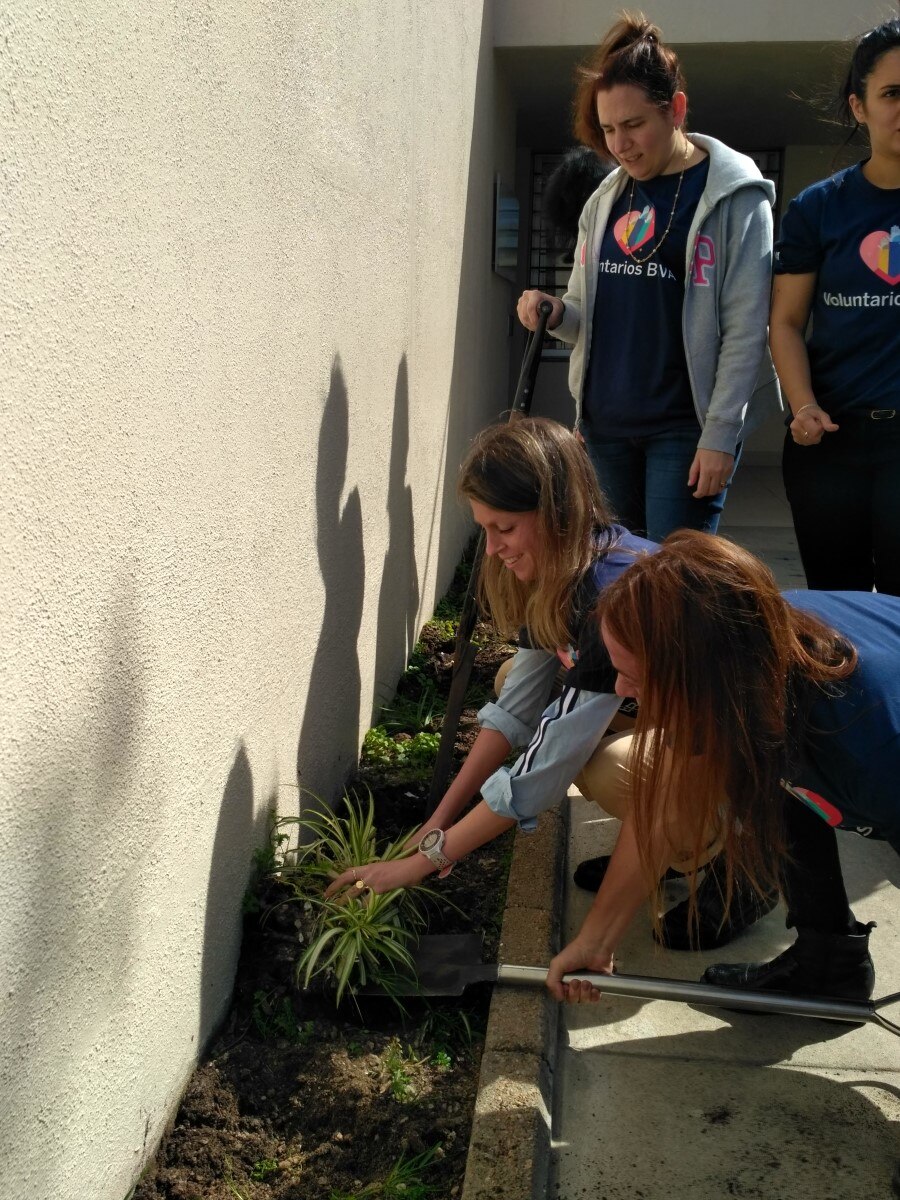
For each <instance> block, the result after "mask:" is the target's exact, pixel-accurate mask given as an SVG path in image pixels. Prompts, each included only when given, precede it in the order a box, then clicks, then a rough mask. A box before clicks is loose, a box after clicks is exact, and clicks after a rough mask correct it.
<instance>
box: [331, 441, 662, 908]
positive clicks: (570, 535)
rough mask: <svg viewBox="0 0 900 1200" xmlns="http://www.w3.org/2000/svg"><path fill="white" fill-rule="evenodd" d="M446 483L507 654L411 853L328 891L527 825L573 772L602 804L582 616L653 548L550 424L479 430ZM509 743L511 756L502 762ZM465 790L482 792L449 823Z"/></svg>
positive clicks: (439, 866)
mask: <svg viewBox="0 0 900 1200" xmlns="http://www.w3.org/2000/svg"><path fill="white" fill-rule="evenodd" d="M457 490H458V493H459V496H460V498H461V499H462V500H463V501H464V502H465V503H467V504H468V505H469V506H470V507H471V510H472V514H473V516H474V518H475V521H476V522H477V523H478V524H479V525H480V526H481V527H482V529H483V530H484V532H485V554H484V559H483V561H482V566H481V576H480V579H479V588H480V595H481V601H482V606H483V609H484V611H485V612H487V613H488V614H489V615H490V618H491V620H492V621H493V622H494V624H495V626H496V627H497V628H498V629H499V630H500V631H501V632H506V633H508V634H510V635H515V634H518V636H519V651H518V653H517V654H516V655H515V656H514V658H513V659H512V665H511V667H510V669H509V671H508V673H507V674H506V676H505V679H504V680H503V683H502V687H501V688H500V691H499V695H498V697H497V699H496V702H494V703H490V704H487V705H485V707H484V708H482V710H481V711H480V712H479V714H478V718H479V722H480V724H481V730H480V732H479V734H478V737H477V738H476V739H475V742H474V744H473V746H472V749H471V750H470V751H469V754H468V756H467V758H466V760H465V762H464V763H463V765H462V767H461V769H460V771H459V773H458V775H457V776H456V778H455V779H454V780H453V782H452V783H451V784H450V786H449V788H448V789H447V791H446V793H445V794H444V796H443V798H442V799H441V801H440V803H439V804H438V806H437V808H436V809H435V811H434V812H433V813H432V814H431V816H430V817H429V818H428V819H427V820H426V821H425V822H424V823H423V825H422V828H421V830H420V831H419V833H420V836H417V838H416V840H415V842H414V844H413V845H412V846H411V851H412V853H410V855H409V856H408V857H406V858H403V859H400V860H397V861H394V862H389V863H375V864H368V865H364V864H359V865H358V866H357V867H354V868H352V869H351V870H348V871H346V872H344V873H343V874H342V875H341V876H340V877H339V878H338V879H337V880H336V881H335V882H334V883H333V884H332V885H331V887H330V888H329V892H328V894H329V895H334V894H336V893H339V892H341V891H343V890H344V889H347V888H349V889H350V890H351V891H352V892H357V893H361V892H363V891H371V892H376V893H379V892H384V891H388V890H390V889H391V888H396V887H406V886H409V885H410V884H412V883H418V882H420V881H421V880H422V879H424V878H425V876H427V875H429V874H431V873H433V872H435V871H439V872H443V873H444V874H446V872H447V871H448V870H449V869H450V868H451V867H452V866H453V864H454V863H456V862H457V861H458V860H459V859H460V858H462V857H463V856H464V855H466V854H468V853H470V852H471V851H472V850H474V849H475V848H476V847H478V846H480V845H482V844H483V843H485V842H487V841H489V840H491V839H492V838H494V837H497V836H498V835H499V834H501V833H503V832H505V831H506V830H507V829H509V828H510V827H511V826H512V825H514V824H519V825H520V826H521V827H522V828H524V829H529V828H533V827H534V824H535V820H536V817H537V815H538V813H540V812H542V811H543V810H544V809H546V808H549V807H551V806H552V805H554V804H556V803H558V802H559V801H560V800H562V798H563V797H564V796H565V795H566V792H567V790H568V788H569V785H570V784H571V783H572V782H573V781H575V780H576V778H578V780H579V784H580V787H581V790H582V791H583V792H584V793H586V794H588V795H590V796H592V797H593V798H596V799H600V798H601V796H600V793H601V792H603V793H604V795H603V797H602V798H603V800H604V803H612V804H615V799H614V798H613V799H612V800H610V799H609V797H608V795H607V794H606V793H607V792H608V789H607V788H606V787H605V786H603V787H601V788H597V787H595V786H592V783H591V780H592V779H593V766H592V764H593V763H594V761H595V760H596V759H598V758H602V757H603V755H602V753H600V752H599V751H600V745H601V741H602V739H603V736H604V734H605V732H606V729H607V726H608V725H609V722H610V720H611V719H612V718H613V717H614V716H615V714H616V712H617V711H618V708H619V704H620V700H619V698H618V697H617V696H616V694H615V690H614V682H615V676H614V673H613V671H612V667H611V664H610V662H609V656H608V655H607V653H606V650H605V649H604V647H603V644H602V642H601V640H600V634H599V627H598V626H597V623H596V621H594V620H593V618H592V616H591V614H592V611H593V608H594V605H595V604H596V601H597V596H598V595H599V594H601V593H602V591H603V590H604V588H606V587H608V586H609V585H610V584H611V583H612V582H614V580H616V579H617V578H618V577H619V576H620V575H621V573H622V572H623V571H625V570H626V569H627V568H628V567H629V566H631V564H632V563H633V562H634V561H635V559H636V558H637V557H638V556H639V555H640V554H641V553H644V552H647V551H651V550H654V549H655V546H654V545H653V544H652V543H650V542H646V541H644V540H643V539H642V538H638V537H635V536H633V535H632V534H630V533H629V532H628V531H627V530H626V529H623V528H622V527H621V526H619V525H616V524H615V523H614V522H613V521H612V518H611V516H610V514H609V511H608V509H607V507H606V502H605V500H604V498H603V495H602V493H601V491H600V488H599V486H598V484H597V480H596V477H595V475H594V472H593V469H592V468H591V464H590V462H589V460H588V457H587V455H586V454H585V451H584V447H583V446H582V445H581V443H580V442H579V440H578V439H577V438H576V437H575V435H574V434H573V433H572V432H571V431H570V430H568V429H566V428H565V426H563V425H560V424H559V423H558V422H555V421H548V420H543V419H539V418H527V419H522V420H518V421H515V422H512V423H509V424H506V423H503V424H498V425H493V426H490V427H489V428H488V429H486V430H484V431H483V432H482V433H480V434H479V435H478V436H477V437H476V438H475V440H474V442H473V444H472V446H471V448H470V450H469V453H468V454H467V456H466V458H465V461H464V462H463V464H462V466H461V468H460V472H459V477H458V482H457ZM561 670H562V671H563V676H562V687H561V690H559V694H558V695H556V696H553V692H554V688H555V685H556V684H557V677H558V676H559V674H560V671H561ZM517 748H518V749H520V750H521V754H520V756H519V758H518V759H517V761H516V762H515V764H514V765H513V766H512V767H507V766H505V765H504V764H505V763H506V761H507V759H508V758H509V756H510V753H511V752H512V751H513V750H514V749H517ZM479 793H480V794H481V796H482V797H483V799H481V801H480V802H479V803H477V804H476V805H475V807H474V808H473V809H472V810H471V811H470V812H469V813H467V814H466V815H465V816H464V817H462V819H458V818H459V817H460V814H461V813H462V812H463V810H464V809H465V808H466V807H467V806H468V805H469V803H470V802H471V801H472V800H473V799H474V798H475V797H476V796H477V795H478V794H479ZM417 850H418V853H417V852H416V851H417ZM598 882H599V881H598ZM595 887H596V885H595Z"/></svg>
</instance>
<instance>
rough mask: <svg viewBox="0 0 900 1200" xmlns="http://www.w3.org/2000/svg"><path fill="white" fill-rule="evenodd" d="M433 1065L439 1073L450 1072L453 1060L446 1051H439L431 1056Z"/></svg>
mask: <svg viewBox="0 0 900 1200" xmlns="http://www.w3.org/2000/svg"><path fill="white" fill-rule="evenodd" d="M431 1064H432V1066H434V1067H437V1069H438V1070H439V1071H449V1070H450V1068H451V1067H452V1066H453V1059H452V1058H451V1057H450V1055H449V1054H448V1053H447V1051H446V1050H437V1051H435V1053H434V1054H433V1055H432V1056H431Z"/></svg>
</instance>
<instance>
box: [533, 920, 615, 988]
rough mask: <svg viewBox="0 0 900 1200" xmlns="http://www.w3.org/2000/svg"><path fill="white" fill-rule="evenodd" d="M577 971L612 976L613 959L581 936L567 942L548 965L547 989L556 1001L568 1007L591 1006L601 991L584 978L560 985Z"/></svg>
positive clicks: (606, 952) (599, 947) (604, 950)
mask: <svg viewBox="0 0 900 1200" xmlns="http://www.w3.org/2000/svg"><path fill="white" fill-rule="evenodd" d="M579 970H584V971H587V972H589V973H591V974H598V973H599V974H601V975H612V973H613V956H612V954H610V952H609V951H608V950H606V949H604V948H603V947H602V946H600V945H599V944H598V943H595V942H590V941H588V940H587V939H586V938H582V937H581V936H579V937H577V938H575V940H574V941H573V942H569V944H568V946H566V947H565V949H563V950H561V951H560V952H559V954H557V956H556V958H554V959H553V961H552V962H551V963H550V969H549V970H548V972H547V987H548V988H549V990H550V992H551V993H552V994H553V996H554V997H555V998H556V999H557V1000H564V1001H565V1002H566V1003H567V1004H588V1003H592V1004H593V1003H596V1002H597V1001H598V1000H599V999H600V988H598V987H596V986H595V985H594V984H592V983H590V982H589V981H588V980H587V979H573V980H571V981H570V982H569V983H563V981H562V978H563V975H572V974H577V972H578V971H579Z"/></svg>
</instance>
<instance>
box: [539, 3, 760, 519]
mask: <svg viewBox="0 0 900 1200" xmlns="http://www.w3.org/2000/svg"><path fill="white" fill-rule="evenodd" d="M686 113H687V96H686V95H685V92H684V80H683V79H682V76H681V69H680V67H679V64H678V58H677V57H676V55H675V53H674V51H673V50H672V49H671V48H670V47H668V46H665V45H663V44H662V41H661V35H660V31H659V29H657V27H656V26H655V25H652V24H651V23H650V22H649V21H647V20H645V19H644V18H643V17H639V16H633V17H632V16H628V15H627V14H626V15H624V16H623V17H622V19H621V20H619V21H618V22H617V23H616V24H615V25H614V26H613V27H612V29H611V30H610V31H609V32H608V33H607V35H606V37H605V38H604V40H603V42H602V43H601V44H600V46H599V47H598V48H597V50H596V51H595V53H594V54H593V56H592V57H591V59H590V61H589V62H588V63H587V64H586V65H585V66H584V67H583V68H582V70H581V82H580V86H579V88H578V92H577V95H576V99H575V114H576V116H575V135H576V137H577V138H578V139H579V141H581V142H583V143H584V144H585V145H588V146H590V147H591V148H592V149H593V150H594V151H595V152H596V153H597V154H599V155H601V156H602V157H603V158H606V159H609V158H613V159H615V161H616V163H617V167H616V169H615V170H614V171H612V172H611V173H610V175H609V176H608V177H607V178H606V179H604V181H603V182H602V183H601V184H600V186H599V187H598V188H597V190H596V191H595V192H594V194H593V195H592V196H591V197H590V198H589V200H588V202H587V204H586V205H585V207H584V210H583V212H582V214H581V220H580V222H579V232H578V242H577V245H576V248H575V258H574V264H573V267H572V274H571V277H570V279H569V285H568V288H567V290H566V293H565V295H564V296H563V297H562V298H560V297H559V296H550V295H547V294H545V293H543V292H540V291H538V290H536V289H528V290H527V291H526V292H524V293H523V295H522V296H521V297H520V299H519V304H518V314H519V319H520V320H521V322H522V324H523V325H525V326H526V328H529V329H534V328H535V326H536V323H537V310H538V305H539V304H540V303H541V301H543V300H549V301H550V302H551V304H552V306H553V312H552V314H551V316H550V319H549V321H548V323H547V328H548V329H549V330H551V331H552V333H553V336H554V337H556V338H559V339H560V341H563V342H566V343H568V344H569V345H571V346H572V352H571V357H570V360H569V387H570V390H571V392H572V395H573V396H574V398H575V402H576V415H577V418H578V421H579V429H580V432H581V434H582V436H583V438H584V441H585V444H586V446H587V450H588V453H589V455H590V457H591V460H592V462H593V464H594V468H595V470H596V471H597V476H598V478H599V480H600V485H601V487H602V488H603V490H604V492H605V493H606V495H607V497H608V498H609V500H610V503H611V504H612V507H613V510H614V511H615V513H616V515H617V517H618V519H619V520H620V521H621V522H622V523H623V524H624V525H626V526H627V527H628V528H629V529H631V530H632V531H633V532H636V533H646V535H647V537H649V538H651V539H653V540H658V539H659V538H662V537H665V535H666V534H667V533H669V532H670V531H671V530H673V529H678V528H681V527H689V528H692V529H706V530H708V531H709V532H711V533H714V532H715V530H716V527H717V525H718V522H719V516H720V514H721V512H722V506H723V504H724V502H725V495H726V489H727V487H728V485H729V482H730V480H731V478H732V475H733V472H734V468H735V463H736V462H737V456H738V455H739V453H740V446H741V442H742V440H743V438H744V437H745V436H746V435H747V433H748V432H749V431H750V430H751V429H752V428H753V427H754V426H755V425H757V424H759V423H760V422H761V421H762V420H763V419H764V418H765V417H766V416H767V415H768V414H769V413H771V412H774V411H776V410H778V409H779V408H780V399H779V397H778V388H777V382H776V380H775V373H774V368H773V367H772V362H771V359H770V358H769V355H768V352H767V349H766V323H767V318H768V308H769V292H770V288H771V261H772V243H771V237H772V211H771V201H772V200H773V199H774V197H775V189H774V188H773V186H772V184H771V183H770V182H769V181H768V180H766V179H763V177H762V175H761V174H760V172H759V170H758V168H757V166H756V164H755V163H754V162H753V161H752V160H751V159H750V158H748V157H747V156H745V155H743V154H738V153H737V152H736V151H734V150H732V149H730V148H729V147H728V146H725V145H723V143H722V142H720V141H718V140H717V139H715V138H711V137H704V136H703V135H701V134H695V133H690V134H688V133H686V132H685V118H686Z"/></svg>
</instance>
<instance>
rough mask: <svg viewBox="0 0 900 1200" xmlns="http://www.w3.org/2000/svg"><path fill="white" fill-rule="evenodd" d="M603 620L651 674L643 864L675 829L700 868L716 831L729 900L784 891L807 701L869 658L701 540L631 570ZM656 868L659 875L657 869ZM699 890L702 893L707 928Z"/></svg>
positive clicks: (670, 548)
mask: <svg viewBox="0 0 900 1200" xmlns="http://www.w3.org/2000/svg"><path fill="white" fill-rule="evenodd" d="M599 615H600V617H601V619H602V620H603V622H604V625H605V627H606V629H607V630H608V631H609V633H610V634H611V635H612V637H613V638H615V640H616V641H617V642H620V643H621V644H622V645H623V646H624V647H626V648H627V649H628V651H629V652H630V653H631V654H633V655H634V657H635V659H636V660H637V663H638V664H639V670H640V679H639V684H640V688H641V699H640V712H639V716H638V721H637V729H636V734H635V740H634V747H633V755H634V757H633V760H632V777H633V779H634V781H635V782H634V792H633V804H634V809H633V811H634V821H635V831H636V836H637V839H638V845H639V846H640V847H641V848H642V858H643V857H644V854H643V851H644V850H646V848H647V847H649V846H650V845H651V842H652V840H653V839H654V838H658V837H659V831H660V830H661V829H669V828H672V827H675V826H677V828H678V829H679V831H680V833H681V834H682V835H684V836H685V841H686V845H685V847H683V848H686V849H687V850H688V851H689V853H693V856H694V857H693V861H694V865H695V867H696V866H697V865H698V863H699V861H700V859H701V856H702V855H703V852H704V850H705V849H706V843H707V841H708V838H709V831H710V830H711V829H716V830H717V832H718V834H719V837H720V841H721V846H722V853H723V854H724V861H725V870H726V897H727V899H729V900H730V897H731V894H732V890H733V886H734V879H735V876H737V875H741V876H742V877H744V878H746V879H747V880H749V882H750V883H751V884H752V885H753V886H754V887H756V888H757V889H758V890H763V889H769V888H772V887H776V886H778V884H779V868H780V864H781V861H782V859H783V858H784V855H785V840H784V832H783V828H782V811H783V804H782V801H783V796H782V793H781V788H780V780H781V779H782V778H783V777H784V775H785V773H786V767H787V764H788V761H789V760H790V758H791V756H792V753H793V752H794V749H795V747H794V737H795V730H796V726H797V718H798V717H801V718H802V710H801V705H802V704H803V699H802V698H803V697H804V696H805V695H808V694H809V692H810V689H811V688H816V687H825V686H828V685H834V684H836V683H838V682H839V681H840V680H842V679H846V678H847V676H848V675H850V673H851V672H852V671H853V669H854V667H855V666H856V651H855V650H854V648H853V647H852V646H851V645H850V643H849V642H847V641H846V639H845V638H843V637H842V636H841V635H840V634H839V633H837V632H836V631H835V630H833V629H830V628H829V627H828V626H827V625H825V624H824V623H823V622H822V621H820V620H819V619H818V618H817V617H815V616H813V615H811V614H809V613H806V612H802V611H800V610H798V609H794V608H791V607H790V605H789V604H788V603H787V602H786V601H785V599H784V598H783V596H782V595H781V593H780V592H779V590H778V586H777V584H776V583H775V578H774V576H773V575H772V573H771V571H770V570H769V569H768V567H766V566H765V565H764V564H763V563H761V562H760V561H759V559H757V558H755V557H754V556H753V555H752V554H750V553H748V552H747V551H746V550H743V549H741V548H740V547H739V546H735V545H733V544H732V543H731V542H728V541H726V540H725V539H724V538H720V537H712V536H711V535H709V534H705V533H697V532H694V531H692V530H680V531H679V532H677V533H673V534H671V535H670V536H669V537H668V538H666V540H665V542H663V544H662V547H661V548H660V550H659V551H658V552H657V553H656V554H651V555H647V556H645V557H643V558H641V559H639V560H638V561H637V562H636V564H635V565H634V566H633V567H631V568H629V570H628V571H626V572H625V574H624V575H622V576H621V578H620V579H618V580H617V581H616V583H614V584H613V585H612V586H611V587H609V588H608V589H607V590H606V592H605V593H604V594H603V596H602V597H601V600H600V605H599ZM665 809H667V810H668V811H663V810H665ZM644 868H645V871H646V873H647V874H648V876H649V875H650V874H651V873H652V872H653V864H652V863H650V862H649V861H646V860H645V861H644ZM694 892H695V884H692V911H693V915H694V920H695V921H696V907H695V905H694V903H693V899H694Z"/></svg>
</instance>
